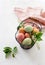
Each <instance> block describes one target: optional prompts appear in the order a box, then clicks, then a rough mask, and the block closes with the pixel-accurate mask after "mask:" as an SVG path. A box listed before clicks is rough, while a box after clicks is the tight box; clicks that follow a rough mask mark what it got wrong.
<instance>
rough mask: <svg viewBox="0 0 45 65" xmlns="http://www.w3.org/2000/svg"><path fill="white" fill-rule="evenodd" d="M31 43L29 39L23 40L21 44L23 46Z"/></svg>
mask: <svg viewBox="0 0 45 65" xmlns="http://www.w3.org/2000/svg"><path fill="white" fill-rule="evenodd" d="M31 43H32V40H31V38H25V39H24V40H23V42H22V44H23V45H27V46H28V45H30V44H31Z"/></svg>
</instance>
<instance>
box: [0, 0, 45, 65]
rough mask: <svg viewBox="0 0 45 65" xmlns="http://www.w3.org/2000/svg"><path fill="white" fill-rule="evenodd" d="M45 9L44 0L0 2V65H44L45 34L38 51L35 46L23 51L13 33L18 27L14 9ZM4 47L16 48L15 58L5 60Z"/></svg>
mask: <svg viewBox="0 0 45 65" xmlns="http://www.w3.org/2000/svg"><path fill="white" fill-rule="evenodd" d="M28 6H32V7H42V8H45V0H0V65H45V34H44V35H43V41H41V42H40V44H39V45H40V50H38V49H37V47H36V44H35V45H34V47H33V48H31V49H30V50H23V49H22V48H21V47H20V45H19V44H18V43H17V42H16V40H15V32H16V28H17V26H18V24H19V23H18V22H17V17H16V16H15V14H14V11H13V10H14V7H22V8H26V7H28ZM5 46H10V47H14V46H17V47H18V54H17V55H16V57H15V58H12V57H10V58H8V59H6V58H5V54H4V53H3V48H4V47H5Z"/></svg>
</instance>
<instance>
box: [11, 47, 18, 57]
mask: <svg viewBox="0 0 45 65" xmlns="http://www.w3.org/2000/svg"><path fill="white" fill-rule="evenodd" d="M17 51H18V49H17V47H14V48H13V51H12V56H13V57H15V55H16V53H17Z"/></svg>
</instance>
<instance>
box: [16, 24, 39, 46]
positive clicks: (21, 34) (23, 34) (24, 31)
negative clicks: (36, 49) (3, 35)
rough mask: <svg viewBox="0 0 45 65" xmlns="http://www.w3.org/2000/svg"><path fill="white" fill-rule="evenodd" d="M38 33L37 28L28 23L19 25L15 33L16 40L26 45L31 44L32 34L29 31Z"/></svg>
mask: <svg viewBox="0 0 45 65" xmlns="http://www.w3.org/2000/svg"><path fill="white" fill-rule="evenodd" d="M32 32H33V33H34V32H36V33H38V32H39V29H38V28H36V27H33V26H31V25H29V24H27V25H25V26H24V27H23V26H21V27H20V28H19V29H18V33H17V35H16V39H17V41H18V42H19V44H21V45H24V46H26V47H28V46H29V45H31V43H32V39H31V37H32V35H31V33H32Z"/></svg>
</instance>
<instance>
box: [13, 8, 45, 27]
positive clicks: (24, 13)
mask: <svg viewBox="0 0 45 65" xmlns="http://www.w3.org/2000/svg"><path fill="white" fill-rule="evenodd" d="M14 11H15V14H16V15H17V17H18V18H19V19H20V21H23V20H25V19H27V18H28V17H31V18H34V19H37V20H39V21H40V23H42V24H43V25H44V26H45V10H44V9H41V8H31V7H28V8H26V9H22V8H15V9H14Z"/></svg>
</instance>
